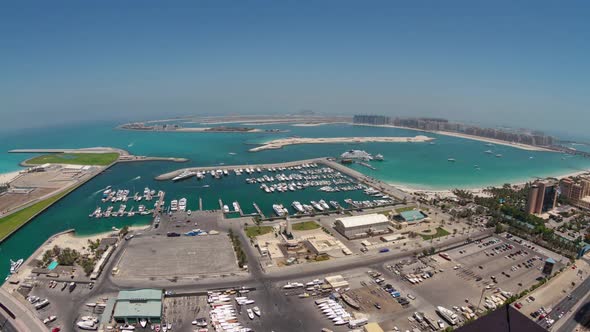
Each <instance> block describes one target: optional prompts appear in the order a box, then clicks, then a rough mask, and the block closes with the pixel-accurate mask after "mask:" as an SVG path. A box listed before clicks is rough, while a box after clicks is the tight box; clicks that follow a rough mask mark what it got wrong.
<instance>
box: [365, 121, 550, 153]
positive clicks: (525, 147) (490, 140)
mask: <svg viewBox="0 0 590 332" xmlns="http://www.w3.org/2000/svg"><path fill="white" fill-rule="evenodd" d="M354 125H355V126H367V127H386V128H398V129H407V130H413V131H421V132H423V133H433V134H438V135H445V136H453V137H458V138H465V139H471V140H474V141H480V142H486V143H493V144H498V145H505V146H510V147H513V148H517V149H522V150H528V151H545V152H557V151H553V150H550V149H547V148H543V147H540V146H534V145H529V144H522V143H512V142H507V141H502V140H499V139H495V138H488V137H481V136H474V135H468V134H463V133H455V132H451V131H437V130H424V129H417V128H410V127H400V126H394V125H372V124H364V123H354Z"/></svg>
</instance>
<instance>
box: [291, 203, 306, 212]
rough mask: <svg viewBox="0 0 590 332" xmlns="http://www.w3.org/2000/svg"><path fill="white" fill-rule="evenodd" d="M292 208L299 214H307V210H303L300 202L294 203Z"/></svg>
mask: <svg viewBox="0 0 590 332" xmlns="http://www.w3.org/2000/svg"><path fill="white" fill-rule="evenodd" d="M291 206H292V207H293V208H294V209H295V210H296V211H297V212H301V213H303V212H305V209H304V208H303V205H301V203H299V202H298V201H295V202H293V204H291Z"/></svg>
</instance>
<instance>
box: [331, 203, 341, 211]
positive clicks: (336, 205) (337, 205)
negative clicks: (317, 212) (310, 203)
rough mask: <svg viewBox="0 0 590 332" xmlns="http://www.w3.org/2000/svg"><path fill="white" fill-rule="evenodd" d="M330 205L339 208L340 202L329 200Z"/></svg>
mask: <svg viewBox="0 0 590 332" xmlns="http://www.w3.org/2000/svg"><path fill="white" fill-rule="evenodd" d="M330 205H332V207H333V208H334V209H336V210H339V209H340V204H339V203H338V202H337V201H330Z"/></svg>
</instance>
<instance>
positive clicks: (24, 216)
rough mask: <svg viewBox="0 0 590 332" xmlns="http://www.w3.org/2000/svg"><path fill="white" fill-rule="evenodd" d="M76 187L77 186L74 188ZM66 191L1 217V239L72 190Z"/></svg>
mask: <svg viewBox="0 0 590 332" xmlns="http://www.w3.org/2000/svg"><path fill="white" fill-rule="evenodd" d="M73 189H75V188H73ZM73 189H70V190H68V191H65V192H63V193H61V194H58V195H55V196H52V197H49V198H47V199H45V200H43V201H40V202H37V203H35V204H33V205H31V206H29V207H27V208H24V209H22V210H20V211H18V212H15V213H13V214H11V215H8V216H6V217H4V218H0V241H1V240H4V238H5V237H6V236H7V235H8V234H10V233H11V232H12V231H14V230H15V229H17V228H19V227H20V226H21V225H23V224H25V223H27V222H28V221H29V220H30V219H31V217H33V216H34V215H35V214H37V213H38V212H39V211H41V210H43V209H44V208H46V207H48V206H49V205H51V204H53V203H55V202H57V201H58V200H59V199H60V198H62V197H64V196H65V195H67V194H68V193H69V192H70V191H72V190H73Z"/></svg>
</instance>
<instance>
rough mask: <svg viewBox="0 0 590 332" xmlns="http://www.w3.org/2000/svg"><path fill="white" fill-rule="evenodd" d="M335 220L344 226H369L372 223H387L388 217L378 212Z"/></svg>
mask: <svg viewBox="0 0 590 332" xmlns="http://www.w3.org/2000/svg"><path fill="white" fill-rule="evenodd" d="M336 221H339V222H341V223H342V225H343V226H344V227H345V228H348V227H358V226H369V225H374V224H381V223H388V222H389V219H387V217H386V216H384V215H382V214H379V213H371V214H365V215H360V216H352V217H344V218H338V219H336Z"/></svg>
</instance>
